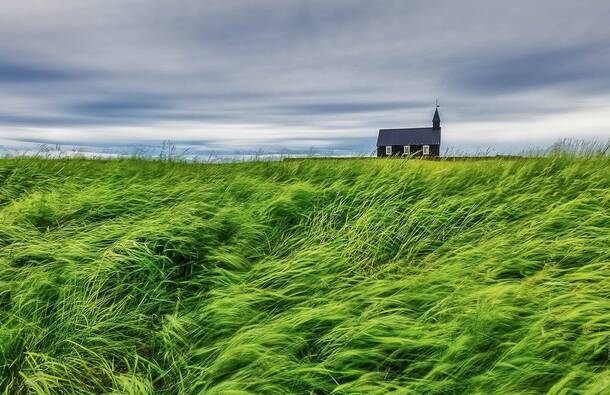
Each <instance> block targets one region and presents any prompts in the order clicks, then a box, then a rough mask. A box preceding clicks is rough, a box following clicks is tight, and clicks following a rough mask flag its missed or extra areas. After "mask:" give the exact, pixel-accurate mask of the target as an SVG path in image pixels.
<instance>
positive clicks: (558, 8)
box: [0, 0, 610, 153]
mask: <svg viewBox="0 0 610 395" xmlns="http://www.w3.org/2000/svg"><path fill="white" fill-rule="evenodd" d="M608 20H610V2H608V0H584V1H572V0H537V1H535V2H534V1H531V0H527V1H524V0H513V1H510V2H507V1H483V0H466V1H464V0H462V1H441V0H435V1H418V0H402V1H392V0H384V1H370V0H369V1H358V0H333V1H305V0H298V1H291V0H281V1H280V0H272V1H271V0H269V1H267V0H231V1H226V0H224V1H209V0H208V1H202V0H198V1H194V0H193V1H191V0H174V1H165V0H105V1H90V0H19V1H13V0H6V1H4V2H3V4H2V8H1V10H0V104H1V106H0V145H3V146H5V147H21V146H28V145H30V146H31V145H37V144H42V143H46V144H55V143H58V144H63V145H66V146H73V145H82V146H88V147H95V149H106V150H108V149H110V150H113V149H117V148H118V147H134V146H140V145H150V146H155V145H160V142H161V141H162V140H165V139H171V140H173V141H174V142H176V143H177V144H179V145H181V146H191V147H193V148H194V150H195V151H197V152H202V153H204V152H209V151H215V152H222V151H226V152H232V151H255V150H264V151H281V150H285V149H288V150H295V151H307V150H309V149H311V148H315V149H334V150H337V151H341V150H344V151H346V152H347V151H358V152H370V151H371V150H372V148H373V146H374V142H375V138H376V135H377V129H379V128H382V127H417V126H427V125H428V124H430V123H431V118H432V113H433V111H434V101H435V99H437V98H438V99H439V100H440V103H441V116H442V119H443V145H444V148H453V149H457V150H464V151H468V150H474V149H477V148H487V147H492V148H495V149H496V150H497V151H500V152H509V151H518V150H521V149H528V148H532V147H539V146H545V145H549V144H551V143H552V142H554V141H556V140H557V139H559V138H566V137H571V138H578V139H601V140H605V139H608V138H609V137H610V71H609V69H610V23H608Z"/></svg>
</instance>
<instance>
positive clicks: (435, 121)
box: [432, 100, 441, 129]
mask: <svg viewBox="0 0 610 395" xmlns="http://www.w3.org/2000/svg"><path fill="white" fill-rule="evenodd" d="M439 107H440V106H439V105H438V100H437V101H436V110H434V118H432V129H440V128H441V116H440V115H439V114H438V108H439Z"/></svg>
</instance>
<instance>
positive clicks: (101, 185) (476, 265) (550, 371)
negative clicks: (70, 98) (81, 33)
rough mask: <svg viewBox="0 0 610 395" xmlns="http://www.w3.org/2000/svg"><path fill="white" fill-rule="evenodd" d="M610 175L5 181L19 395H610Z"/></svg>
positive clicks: (552, 167)
mask: <svg viewBox="0 0 610 395" xmlns="http://www.w3.org/2000/svg"><path fill="white" fill-rule="evenodd" d="M609 278H610V160H609V159H608V157H607V156H595V155H589V156H586V157H578V156H574V155H561V154H560V155H555V156H552V157H549V158H539V159H519V160H491V161H489V160H487V161H463V162H447V161H439V162H431V161H415V160H413V161H398V160H341V161H338V160H337V161H333V160H324V161H294V162H283V163H281V162H273V163H272V162H262V163H243V164H228V165H197V164H191V165H188V164H183V163H173V162H147V161H138V160H120V161H118V160H117V161H95V160H42V159H31V158H30V159H27V158H20V159H6V160H0V393H2V392H4V393H7V394H8V393H40V394H47V393H66V394H67V393H91V394H98V393H115V394H119V393H127V394H145V393H153V392H155V393H162V394H176V393H187V394H195V393H210V394H212V393H217V394H242V393H304V394H307V393H330V392H334V393H361V394H366V393H387V392H390V391H393V390H399V393H439V394H440V393H464V392H468V393H472V392H475V393H482V394H483V393H501V394H506V393H539V392H548V393H553V394H563V393H588V394H601V393H610V355H609V354H610V280H609Z"/></svg>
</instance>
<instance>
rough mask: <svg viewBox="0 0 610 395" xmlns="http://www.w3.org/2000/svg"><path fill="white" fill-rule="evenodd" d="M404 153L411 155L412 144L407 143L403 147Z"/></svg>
mask: <svg viewBox="0 0 610 395" xmlns="http://www.w3.org/2000/svg"><path fill="white" fill-rule="evenodd" d="M402 154H403V155H411V146H410V145H405V146H403V147H402Z"/></svg>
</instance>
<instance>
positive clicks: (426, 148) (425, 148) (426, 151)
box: [422, 145, 430, 155]
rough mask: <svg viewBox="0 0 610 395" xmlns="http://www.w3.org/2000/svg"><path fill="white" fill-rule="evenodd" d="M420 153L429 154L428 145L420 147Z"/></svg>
mask: <svg viewBox="0 0 610 395" xmlns="http://www.w3.org/2000/svg"><path fill="white" fill-rule="evenodd" d="M422 154H424V155H430V146H429V145H424V146H423V147H422Z"/></svg>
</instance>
